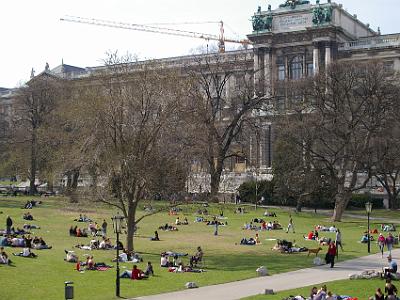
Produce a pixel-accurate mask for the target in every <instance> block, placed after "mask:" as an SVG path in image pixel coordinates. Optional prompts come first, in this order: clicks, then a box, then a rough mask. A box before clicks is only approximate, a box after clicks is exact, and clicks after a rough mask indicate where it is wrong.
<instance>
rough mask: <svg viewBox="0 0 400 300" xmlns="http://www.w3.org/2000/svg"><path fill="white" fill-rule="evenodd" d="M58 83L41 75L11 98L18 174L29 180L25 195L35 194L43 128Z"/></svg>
mask: <svg viewBox="0 0 400 300" xmlns="http://www.w3.org/2000/svg"><path fill="white" fill-rule="evenodd" d="M59 92H60V82H59V79H58V78H57V77H55V76H52V75H50V74H48V73H43V74H41V75H39V76H37V77H34V78H32V79H31V80H30V81H29V82H28V83H27V84H26V85H25V86H23V87H21V88H20V89H19V90H18V92H17V96H16V98H15V104H14V111H13V112H14V115H13V145H14V146H15V155H14V157H15V159H16V160H15V161H18V163H17V165H18V172H19V173H20V174H25V175H27V176H28V178H29V180H30V189H29V193H30V194H31V195H32V194H35V193H36V192H37V189H36V186H35V181H36V176H37V172H38V171H39V170H40V169H42V170H43V166H44V163H45V161H46V160H47V159H48V156H47V153H46V152H47V150H46V149H48V145H47V144H46V143H45V140H46V134H47V132H46V130H44V129H45V128H46V126H48V125H49V123H48V121H49V120H50V115H51V113H52V112H53V110H54V109H55V107H56V106H57V102H58V99H59V95H60V94H59Z"/></svg>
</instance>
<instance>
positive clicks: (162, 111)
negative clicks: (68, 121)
mask: <svg viewBox="0 0 400 300" xmlns="http://www.w3.org/2000/svg"><path fill="white" fill-rule="evenodd" d="M106 63H107V64H106V67H105V69H104V72H103V73H102V74H99V75H97V76H96V77H94V78H92V81H93V82H97V83H99V85H98V86H97V87H96V89H95V93H93V94H92V97H89V98H88V99H86V100H87V101H86V103H85V106H90V111H86V114H87V115H86V122H88V127H87V128H88V131H87V132H86V136H85V138H84V139H83V141H84V143H86V145H87V146H86V148H87V149H88V151H86V152H84V157H85V158H86V159H87V161H89V162H90V165H91V167H92V169H93V170H92V172H93V173H95V174H96V176H97V177H98V178H99V184H98V186H97V191H96V192H97V195H96V196H97V198H98V199H99V200H100V201H102V202H105V203H108V204H110V205H112V206H114V207H117V208H118V209H119V210H120V211H121V212H122V214H123V215H124V216H125V218H126V220H127V226H128V227H127V248H128V250H133V248H134V244H133V234H134V231H135V227H136V224H137V223H138V222H140V221H141V220H142V219H143V217H145V216H146V214H145V215H142V216H140V217H138V216H137V210H138V205H139V203H140V201H142V200H144V199H147V198H148V197H149V196H150V195H151V194H152V193H154V192H156V191H159V188H160V187H159V186H158V185H159V184H160V177H163V176H164V175H167V176H170V177H171V178H172V177H173V178H176V177H175V175H174V174H177V177H180V178H181V177H182V176H184V175H182V172H181V163H180V157H181V156H184V154H183V152H184V150H185V145H184V142H183V139H184V138H185V135H184V131H185V129H184V128H182V126H184V124H183V123H182V121H181V118H180V115H181V113H182V111H181V105H179V104H180V101H181V99H182V97H184V94H183V91H184V90H185V89H184V87H183V86H180V82H181V81H180V79H179V78H178V77H177V76H176V74H174V72H172V71H169V70H163V69H162V68H160V66H156V65H154V64H153V63H151V62H147V63H145V64H140V63H135V64H132V63H131V57H123V58H120V57H118V56H117V55H115V54H113V55H110V56H109V57H108V60H107V62H106ZM138 66H139V68H140V69H139V70H138V69H137V68H138ZM165 168H166V169H167V170H169V172H168V174H166V172H165ZM185 180H186V178H183V179H180V180H179V181H175V180H169V181H167V180H164V181H163V182H162V184H163V190H165V189H166V186H169V185H174V188H175V190H177V189H179V188H181V189H182V190H184V182H185ZM180 185H181V186H180Z"/></svg>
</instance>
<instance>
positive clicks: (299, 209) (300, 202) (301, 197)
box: [296, 195, 304, 212]
mask: <svg viewBox="0 0 400 300" xmlns="http://www.w3.org/2000/svg"><path fill="white" fill-rule="evenodd" d="M303 199H304V198H303V195H300V196H299V198H298V199H297V204H296V211H297V212H301V209H302V207H303V204H304V201H303Z"/></svg>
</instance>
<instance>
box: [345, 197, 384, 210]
mask: <svg viewBox="0 0 400 300" xmlns="http://www.w3.org/2000/svg"><path fill="white" fill-rule="evenodd" d="M368 201H371V202H372V208H383V199H382V198H377V197H370V195H368V194H353V195H352V196H351V200H350V201H349V204H348V205H347V207H356V208H365V203H367V202H368Z"/></svg>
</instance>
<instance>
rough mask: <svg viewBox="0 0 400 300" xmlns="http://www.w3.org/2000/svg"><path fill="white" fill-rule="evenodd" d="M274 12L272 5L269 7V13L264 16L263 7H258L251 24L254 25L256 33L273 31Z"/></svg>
mask: <svg viewBox="0 0 400 300" xmlns="http://www.w3.org/2000/svg"><path fill="white" fill-rule="evenodd" d="M272 18H273V17H272V12H271V5H268V13H267V14H262V12H261V6H259V7H258V10H257V12H256V13H255V14H254V16H252V17H251V22H252V24H253V32H254V31H266V32H271V31H272Z"/></svg>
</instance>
